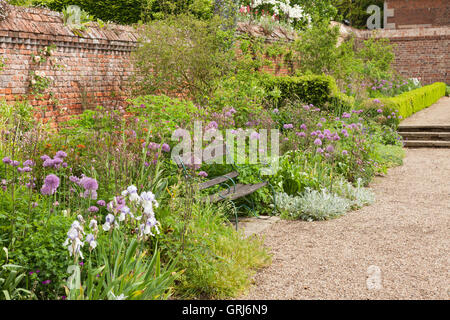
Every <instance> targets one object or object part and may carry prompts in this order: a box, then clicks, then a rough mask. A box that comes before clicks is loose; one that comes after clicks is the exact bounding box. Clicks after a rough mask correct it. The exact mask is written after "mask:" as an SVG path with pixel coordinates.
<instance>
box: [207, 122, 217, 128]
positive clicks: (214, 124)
mask: <svg viewBox="0 0 450 320" xmlns="http://www.w3.org/2000/svg"><path fill="white" fill-rule="evenodd" d="M217 128H219V125H218V124H217V122H215V121H211V122H210V123H209V124H208V125H207V126H206V130H209V129H217Z"/></svg>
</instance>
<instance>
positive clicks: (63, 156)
mask: <svg viewBox="0 0 450 320" xmlns="http://www.w3.org/2000/svg"><path fill="white" fill-rule="evenodd" d="M66 157H67V153H65V152H64V151H61V150H60V151H58V152H56V155H55V158H59V159H64V158H66Z"/></svg>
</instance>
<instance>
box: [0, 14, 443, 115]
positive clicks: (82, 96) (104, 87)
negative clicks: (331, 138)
mask: <svg viewBox="0 0 450 320" xmlns="http://www.w3.org/2000/svg"><path fill="white" fill-rule="evenodd" d="M9 9H10V10H9V14H8V16H7V17H6V19H5V20H3V21H0V54H1V57H3V58H4V59H6V61H5V67H4V69H3V71H0V99H1V98H4V99H6V100H7V101H9V102H12V101H14V100H24V99H28V100H30V101H31V103H32V104H33V105H35V106H36V110H37V111H38V114H37V116H38V117H41V118H44V119H45V120H50V119H53V120H55V121H56V122H58V121H61V120H64V119H66V118H68V116H70V115H74V114H79V113H80V112H82V111H83V110H84V109H85V108H90V107H93V106H95V105H100V104H101V105H104V106H116V105H117V104H122V103H123V102H124V101H125V99H126V97H127V80H128V79H129V77H130V75H131V73H132V67H131V64H130V53H131V52H132V51H133V49H134V48H135V47H136V40H137V37H136V33H135V30H134V29H133V28H132V27H126V26H118V25H110V24H108V25H106V26H105V27H103V28H100V27H98V26H97V27H95V26H94V27H90V28H89V29H88V30H87V31H85V32H83V33H82V35H81V36H78V35H76V34H75V33H74V32H72V31H71V30H70V29H69V28H68V27H67V26H65V25H64V23H63V15H62V14H60V13H56V12H52V11H49V10H46V9H40V8H39V9H38V8H23V7H13V6H9ZM0 16H1V15H0ZM341 28H342V31H343V32H344V33H351V32H354V33H355V34H356V36H357V37H358V38H359V39H364V38H367V37H369V36H370V35H371V32H370V31H359V30H354V29H351V28H348V27H344V26H342V27H341ZM238 32H240V33H248V34H250V35H253V36H264V37H266V40H267V42H269V43H270V42H277V41H293V40H294V37H293V35H292V34H289V33H286V32H284V31H283V30H280V29H275V30H273V32H272V34H270V35H267V34H265V33H264V30H263V29H262V28H261V27H258V26H249V25H245V24H240V25H239V28H238ZM377 36H378V37H386V38H389V39H390V40H391V42H392V43H393V44H395V45H396V61H395V67H396V68H397V70H398V71H399V72H400V73H401V74H403V75H404V76H406V77H421V78H422V81H423V82H424V83H426V84H428V83H432V82H435V81H443V82H446V83H450V79H449V61H450V59H449V58H450V57H449V52H450V50H449V40H450V27H449V26H446V27H435V28H418V29H403V30H379V31H378V32H377ZM52 44H53V45H56V49H55V53H54V55H53V58H56V62H55V64H54V65H53V66H52V65H51V64H50V62H46V63H36V62H35V61H33V58H32V55H33V54H34V55H37V54H39V51H40V50H42V49H43V48H45V47H46V46H49V45H52ZM272 60H273V61H274V63H273V64H272V66H270V67H265V70H267V71H270V72H272V73H274V74H277V75H285V74H288V72H289V66H287V65H286V64H285V62H284V61H282V58H273V59H272ZM0 62H1V61H0ZM56 65H61V66H62V69H58V68H56ZM36 71H40V72H45V76H46V77H52V79H53V81H52V83H51V84H50V86H49V88H47V89H46V90H45V91H44V94H43V95H42V96H39V95H38V96H36V95H30V93H31V92H32V90H33V88H34V85H32V79H33V73H34V72H36Z"/></svg>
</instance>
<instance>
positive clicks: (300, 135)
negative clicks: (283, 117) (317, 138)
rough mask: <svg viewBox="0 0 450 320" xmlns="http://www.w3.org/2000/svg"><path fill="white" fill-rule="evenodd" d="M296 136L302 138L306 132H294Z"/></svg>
mask: <svg viewBox="0 0 450 320" xmlns="http://www.w3.org/2000/svg"><path fill="white" fill-rule="evenodd" d="M295 134H296V135H297V136H298V137H302V138H304V137H306V133H305V132H303V131H302V132H297V133H295Z"/></svg>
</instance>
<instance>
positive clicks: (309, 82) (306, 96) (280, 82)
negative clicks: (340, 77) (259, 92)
mask: <svg viewBox="0 0 450 320" xmlns="http://www.w3.org/2000/svg"><path fill="white" fill-rule="evenodd" d="M261 79H262V83H263V85H264V87H265V88H266V90H267V91H268V92H271V93H272V94H271V96H272V99H273V102H275V103H276V104H277V105H278V106H280V105H282V104H283V103H284V102H286V101H292V100H299V101H303V102H305V103H311V104H313V105H315V106H321V107H328V109H331V108H336V107H337V106H339V107H340V108H341V109H342V110H343V111H348V110H349V109H350V108H351V105H352V103H353V99H352V98H351V97H348V96H346V95H345V94H342V93H340V92H339V90H338V88H337V85H336V82H335V80H334V79H333V77H331V76H325V75H321V76H320V75H307V76H301V77H290V76H282V77H277V76H272V75H268V74H267V75H264V76H262V77H261Z"/></svg>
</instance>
